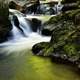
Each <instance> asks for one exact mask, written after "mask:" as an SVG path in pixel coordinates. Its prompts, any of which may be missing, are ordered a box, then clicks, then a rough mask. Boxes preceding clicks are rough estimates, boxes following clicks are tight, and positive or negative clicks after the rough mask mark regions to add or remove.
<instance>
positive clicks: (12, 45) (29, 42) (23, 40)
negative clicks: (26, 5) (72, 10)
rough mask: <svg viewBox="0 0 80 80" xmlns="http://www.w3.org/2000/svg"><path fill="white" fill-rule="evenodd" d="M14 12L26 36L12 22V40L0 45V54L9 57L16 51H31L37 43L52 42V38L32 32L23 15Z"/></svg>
mask: <svg viewBox="0 0 80 80" xmlns="http://www.w3.org/2000/svg"><path fill="white" fill-rule="evenodd" d="M12 11H13V12H12V13H14V14H15V15H16V16H17V17H18V19H19V22H20V27H21V28H22V29H23V31H24V34H25V35H26V36H23V34H22V33H21V32H20V31H19V29H18V28H17V27H16V26H15V25H14V23H13V21H12V25H13V29H12V31H11V32H12V34H13V35H12V38H9V40H8V41H7V42H4V43H1V44H0V54H5V55H9V54H10V53H12V52H15V51H22V50H26V49H31V47H32V46H33V45H34V44H36V43H39V42H43V41H44V42H48V41H50V37H45V36H42V35H40V34H38V33H37V32H36V33H34V32H32V30H31V29H30V26H29V24H28V22H27V21H26V20H25V18H24V17H23V16H22V15H21V13H19V14H18V13H17V12H16V11H14V10H12Z"/></svg>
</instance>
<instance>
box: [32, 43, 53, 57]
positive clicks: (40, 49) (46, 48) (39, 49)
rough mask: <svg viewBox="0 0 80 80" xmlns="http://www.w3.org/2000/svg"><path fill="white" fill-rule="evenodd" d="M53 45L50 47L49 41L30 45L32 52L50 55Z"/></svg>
mask: <svg viewBox="0 0 80 80" xmlns="http://www.w3.org/2000/svg"><path fill="white" fill-rule="evenodd" d="M53 50H54V49H53V47H50V44H49V42H41V43H38V44H35V45H34V46H33V47H32V52H33V53H34V54H36V55H41V56H50V55H51V54H52V52H53Z"/></svg>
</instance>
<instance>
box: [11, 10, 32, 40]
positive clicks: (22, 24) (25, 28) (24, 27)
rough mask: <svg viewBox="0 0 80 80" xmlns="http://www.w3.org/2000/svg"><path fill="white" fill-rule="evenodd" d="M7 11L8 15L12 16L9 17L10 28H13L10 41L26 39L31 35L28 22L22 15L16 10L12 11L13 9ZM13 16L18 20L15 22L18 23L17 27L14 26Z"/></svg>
mask: <svg viewBox="0 0 80 80" xmlns="http://www.w3.org/2000/svg"><path fill="white" fill-rule="evenodd" d="M9 11H10V13H12V14H13V15H11V16H10V20H11V23H12V27H13V29H12V31H11V33H12V37H13V38H12V39H19V38H21V37H28V36H29V35H30V34H31V32H32V30H31V28H30V25H29V23H28V21H27V20H26V19H25V17H24V16H23V14H22V13H20V12H19V11H17V10H13V9H10V10H9ZM13 16H16V17H17V19H18V20H17V21H19V26H16V25H15V21H14V19H13ZM17 21H16V22H17ZM17 23H18V22H17Z"/></svg>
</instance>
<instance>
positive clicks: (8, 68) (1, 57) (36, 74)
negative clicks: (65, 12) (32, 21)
mask: <svg viewBox="0 0 80 80" xmlns="http://www.w3.org/2000/svg"><path fill="white" fill-rule="evenodd" d="M13 13H15V14H16V16H17V15H18V14H17V12H16V11H13ZM17 17H18V19H19V21H20V23H21V22H22V21H23V22H22V23H21V24H22V25H20V26H21V28H22V29H23V31H24V34H26V35H27V37H24V36H23V34H22V33H20V30H19V29H18V28H17V27H16V26H15V25H14V24H13V21H12V24H13V30H12V33H13V36H12V37H11V38H9V41H6V42H4V43H2V44H0V80H80V76H79V74H78V73H77V71H76V70H75V69H74V67H72V66H68V65H63V64H57V63H54V62H52V61H51V59H49V58H44V57H39V56H35V55H33V54H32V52H31V48H32V46H33V45H34V44H36V43H39V42H43V41H44V42H48V41H50V38H51V37H46V36H42V35H40V34H39V33H34V32H32V31H31V29H30V28H29V25H28V24H26V23H25V20H24V18H22V17H21V16H17ZM23 24H24V25H23ZM26 25H27V26H26ZM25 31H26V32H25Z"/></svg>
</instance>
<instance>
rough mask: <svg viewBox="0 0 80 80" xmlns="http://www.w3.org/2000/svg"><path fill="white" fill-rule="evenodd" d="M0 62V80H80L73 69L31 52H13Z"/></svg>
mask: <svg viewBox="0 0 80 80" xmlns="http://www.w3.org/2000/svg"><path fill="white" fill-rule="evenodd" d="M13 53H15V54H18V53H19V55H15V54H11V55H9V56H8V57H6V58H5V59H3V60H1V61H0V80H80V76H79V75H78V74H77V73H76V72H75V71H74V70H73V68H72V67H70V66H66V65H60V64H56V63H52V62H51V61H50V59H47V58H45V59H44V58H41V57H38V56H34V55H32V53H31V51H30V50H28V51H27V50H25V51H24V50H23V51H20V52H13Z"/></svg>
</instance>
